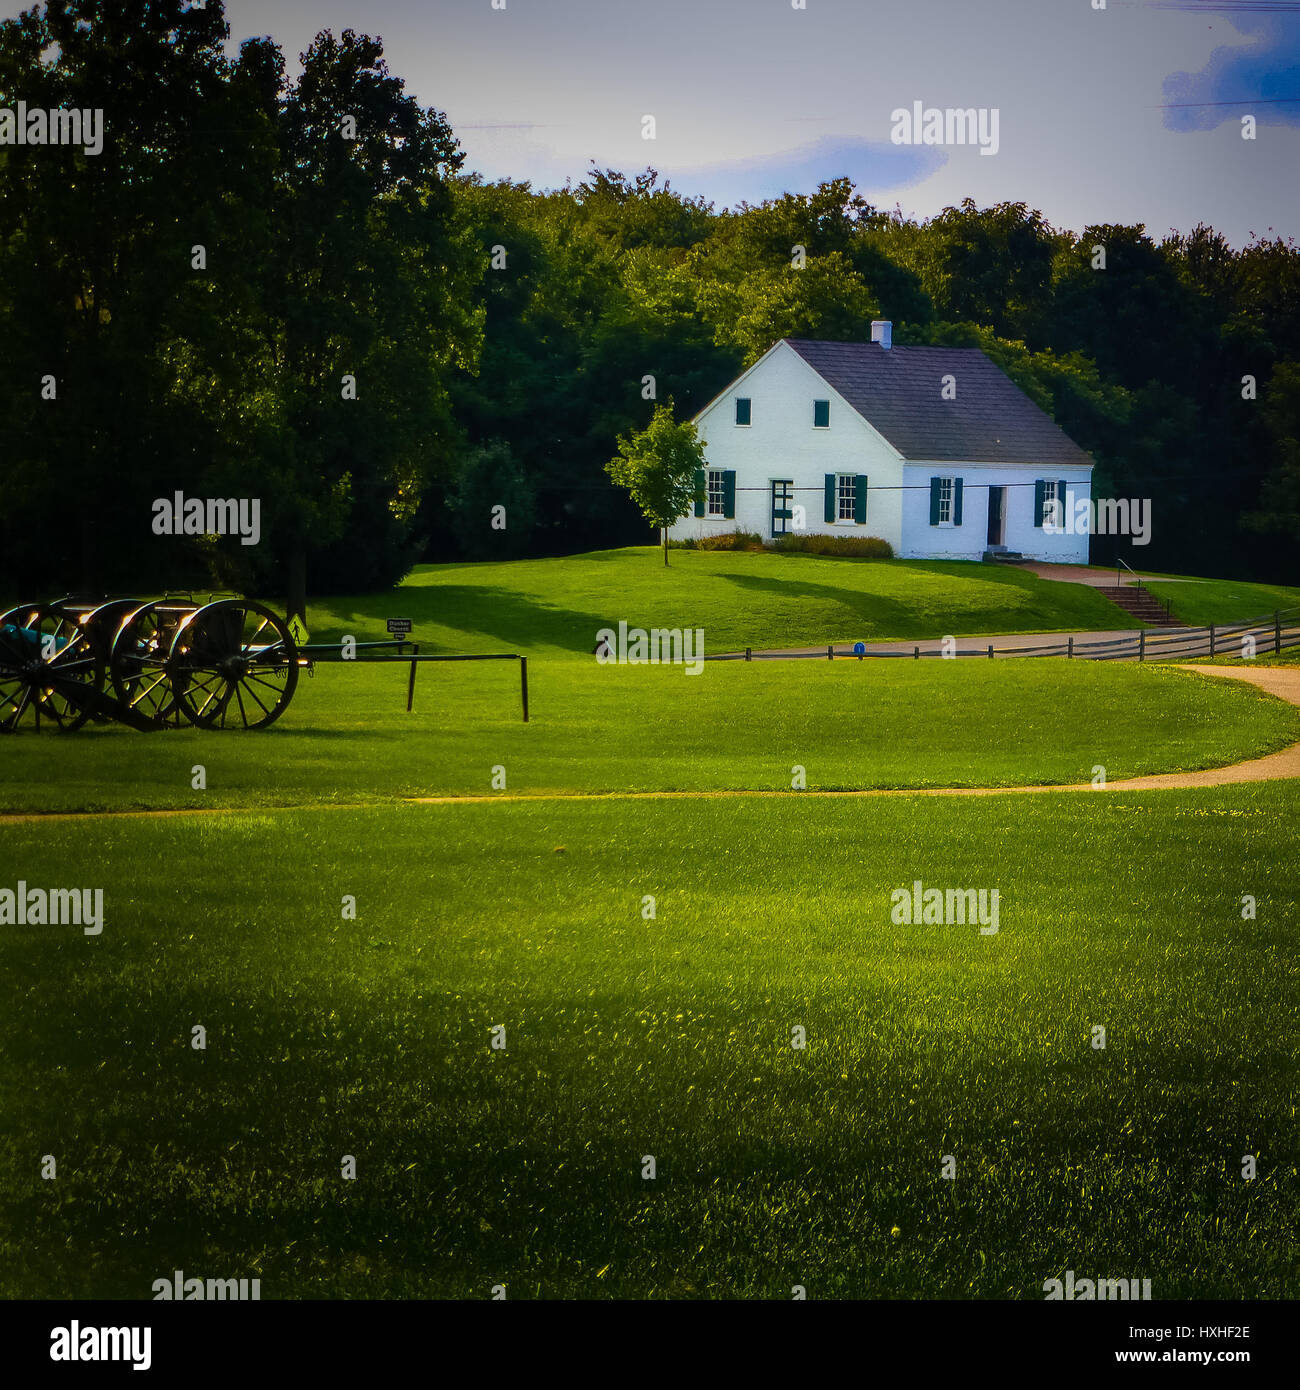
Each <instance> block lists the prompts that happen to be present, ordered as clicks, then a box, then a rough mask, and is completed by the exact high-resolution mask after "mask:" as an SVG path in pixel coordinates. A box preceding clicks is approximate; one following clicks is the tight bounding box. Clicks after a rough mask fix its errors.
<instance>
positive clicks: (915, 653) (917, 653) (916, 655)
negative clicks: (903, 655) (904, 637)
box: [912, 647, 921, 661]
mask: <svg viewBox="0 0 1300 1390" xmlns="http://www.w3.org/2000/svg"><path fill="white" fill-rule="evenodd" d="M920 659H921V649H920V647H913V648H912V660H913V661H920Z"/></svg>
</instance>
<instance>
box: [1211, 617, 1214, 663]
mask: <svg viewBox="0 0 1300 1390" xmlns="http://www.w3.org/2000/svg"><path fill="white" fill-rule="evenodd" d="M1210 655H1211V656H1213V655H1214V624H1213V623H1211V624H1210Z"/></svg>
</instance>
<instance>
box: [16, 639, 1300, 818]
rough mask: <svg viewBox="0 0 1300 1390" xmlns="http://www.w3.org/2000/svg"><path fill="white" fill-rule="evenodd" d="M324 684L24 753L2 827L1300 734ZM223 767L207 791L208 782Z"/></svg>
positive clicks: (736, 671)
mask: <svg viewBox="0 0 1300 1390" xmlns="http://www.w3.org/2000/svg"><path fill="white" fill-rule="evenodd" d="M530 665H531V667H532V670H531V672H530V694H531V715H532V722H530V723H529V724H526V725H525V724H523V723H522V722H521V720H520V711H519V678H518V670H517V666H515V665H514V664H513V663H506V662H501V663H496V662H492V663H488V662H482V663H469V664H466V665H463V666H461V665H448V666H443V665H435V666H427V667H425V668H423V669H422V670H421V672H420V675H419V683H418V685H417V689H416V707H415V711H414V712H413V713H412V714H407V713H406V708H405V696H406V668H404V667H400V666H393V667H382V668H381V667H373V666H370V667H367V666H360V665H358V666H353V667H348V666H344V665H329V666H321V667H320V668H318V670H317V674H316V675H315V677H314V678H312V679H303V680H302V681H301V682H300V683H299V688H298V693H297V694H296V695H295V697H294V701H293V704H292V705H291V706H290V708H289V710H288V712H287V713H286V714H285V716H284V717H283V718H282V719H281V720H280V722H279V723H278V724H276V725H274V726H273V727H272V728H270V729H267V730H264V731H260V732H255V733H236V732H233V731H231V732H224V733H223V732H219V731H218V732H204V731H201V730H196V729H190V728H185V729H179V730H166V731H162V732H158V733H154V734H140V733H136V732H133V731H131V730H128V729H125V728H122V727H120V726H113V727H98V728H96V727H88V728H86V729H84V730H82V731H80V732H78V733H76V734H71V735H67V736H62V737H60V736H58V735H54V734H41V735H40V736H39V737H37V736H35V735H32V734H30V733H27V734H23V735H19V736H17V737H14V738H10V739H8V740H6V742H5V744H4V759H5V770H4V778H3V781H2V782H0V809H3V810H8V811H14V810H33V811H51V810H87V809H89V810H101V809H113V808H118V809H132V808H190V807H216V806H287V805H310V804H317V803H329V802H334V803H340V802H342V803H348V802H357V801H368V800H369V801H374V800H386V799H389V798H391V797H394V796H431V795H439V794H452V793H455V794H480V793H483V794H486V793H489V792H491V790H492V785H491V784H492V777H493V772H492V769H493V768H494V767H504V768H505V769H506V774H505V775H506V787H505V790H506V791H507V792H510V793H525V794H527V793H536V792H546V791H562V790H582V791H626V790H676V789H691V788H707V789H723V788H771V789H788V788H789V786H790V780H791V775H792V774H791V769H792V768H793V767H794V766H795V765H796V764H798V765H800V766H802V767H804V768H805V769H806V776H807V781H808V786H809V787H812V788H817V787H821V788H842V787H934V786H1016V785H1024V784H1028V783H1039V782H1086V781H1089V780H1090V779H1091V777H1092V769H1093V767H1094V766H1096V765H1097V764H1101V765H1103V766H1104V767H1105V768H1106V770H1107V775H1108V777H1109V778H1110V779H1111V780H1115V779H1117V778H1121V777H1131V776H1140V775H1142V774H1145V773H1150V772H1166V771H1177V770H1182V769H1190V768H1200V767H1209V766H1215V765H1218V764H1222V763H1228V762H1236V761H1239V760H1240V759H1242V758H1246V757H1252V756H1255V755H1257V754H1260V753H1264V752H1269V751H1272V750H1273V749H1276V748H1281V747H1285V746H1286V745H1287V744H1289V743H1292V742H1294V741H1295V740H1296V739H1298V738H1300V713H1298V712H1297V711H1296V710H1295V709H1293V708H1292V707H1290V706H1288V705H1286V704H1284V703H1282V702H1281V701H1278V700H1275V699H1273V698H1271V697H1270V696H1267V695H1264V694H1263V693H1261V692H1259V691H1256V690H1254V689H1252V688H1250V687H1247V686H1244V685H1241V686H1239V685H1237V684H1236V683H1231V682H1227V681H1223V680H1215V679H1213V678H1199V677H1195V676H1191V675H1188V674H1187V673H1184V672H1178V671H1171V670H1166V669H1161V668H1159V667H1155V666H1144V667H1138V666H1136V665H1130V664H1111V663H1104V662H1086V661H1073V662H1067V661H1064V660H1033V659H1026V660H1023V661H996V662H982V661H939V660H931V661H920V662H911V661H863V662H857V661H834V662H828V661H790V662H754V663H744V662H718V663H707V664H706V665H705V667H704V670H703V672H702V673H701V674H700V675H699V676H688V675H686V674H685V673H684V671H683V670H682V668H681V667H673V666H614V665H608V666H601V665H599V664H598V663H597V662H596V660H595V658H594V657H592V656H586V657H581V658H579V657H569V656H565V655H562V654H552V655H549V656H543V657H542V658H541V659H538V660H536V661H534V662H531V663H530ZM195 765H202V766H203V768H204V769H205V771H206V780H207V786H206V789H205V790H195V789H194V788H193V787H192V784H191V783H192V769H193V767H194V766H195Z"/></svg>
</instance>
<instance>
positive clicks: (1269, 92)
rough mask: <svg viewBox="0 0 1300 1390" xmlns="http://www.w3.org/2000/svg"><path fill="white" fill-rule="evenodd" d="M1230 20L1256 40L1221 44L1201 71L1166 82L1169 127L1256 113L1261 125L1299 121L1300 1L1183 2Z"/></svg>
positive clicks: (1208, 125) (1197, 126)
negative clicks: (1280, 7)
mask: <svg viewBox="0 0 1300 1390" xmlns="http://www.w3.org/2000/svg"><path fill="white" fill-rule="evenodd" d="M1178 8H1187V9H1193V8H1194V9H1202V8H1203V9H1205V10H1206V11H1207V12H1209V13H1213V14H1214V15H1215V16H1216V17H1220V16H1224V17H1227V18H1229V19H1230V20H1231V23H1232V25H1233V27H1234V28H1236V29H1237V30H1238V31H1239V32H1240V33H1242V34H1246V35H1250V36H1252V37H1253V39H1254V42H1252V43H1247V44H1236V45H1224V46H1223V47H1221V48H1216V49H1215V50H1214V52H1213V53H1212V54H1211V55H1210V60H1209V62H1208V63H1207V64H1206V65H1205V67H1204V68H1202V69H1201V71H1200V72H1171V73H1170V74H1169V76H1168V77H1166V78H1165V82H1164V96H1165V102H1164V107H1165V126H1166V127H1167V128H1168V129H1169V130H1177V131H1189V130H1213V129H1214V127H1215V126H1218V125H1220V124H1222V123H1223V122H1224V121H1236V120H1239V119H1240V118H1241V117H1242V116H1244V115H1247V114H1249V115H1253V116H1254V117H1255V118H1256V120H1257V121H1258V123H1259V124H1260V125H1300V6H1289V5H1288V6H1287V7H1286V8H1285V10H1284V11H1283V12H1281V13H1279V12H1278V7H1276V6H1271V5H1270V6H1267V7H1265V6H1263V5H1258V6H1256V5H1244V6H1236V5H1234V6H1232V7H1230V8H1229V7H1227V6H1220V5H1214V6H1208V5H1207V6H1191V5H1187V6H1179V7H1178Z"/></svg>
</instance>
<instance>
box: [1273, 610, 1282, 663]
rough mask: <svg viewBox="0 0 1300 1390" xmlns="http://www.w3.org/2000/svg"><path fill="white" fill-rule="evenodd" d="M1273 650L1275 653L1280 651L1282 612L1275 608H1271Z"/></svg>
mask: <svg viewBox="0 0 1300 1390" xmlns="http://www.w3.org/2000/svg"><path fill="white" fill-rule="evenodd" d="M1273 651H1274V653H1275V654H1280V653H1281V651H1282V614H1281V613H1280V612H1279V611H1278V610H1277V609H1276V608H1275V609H1274V610H1273Z"/></svg>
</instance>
